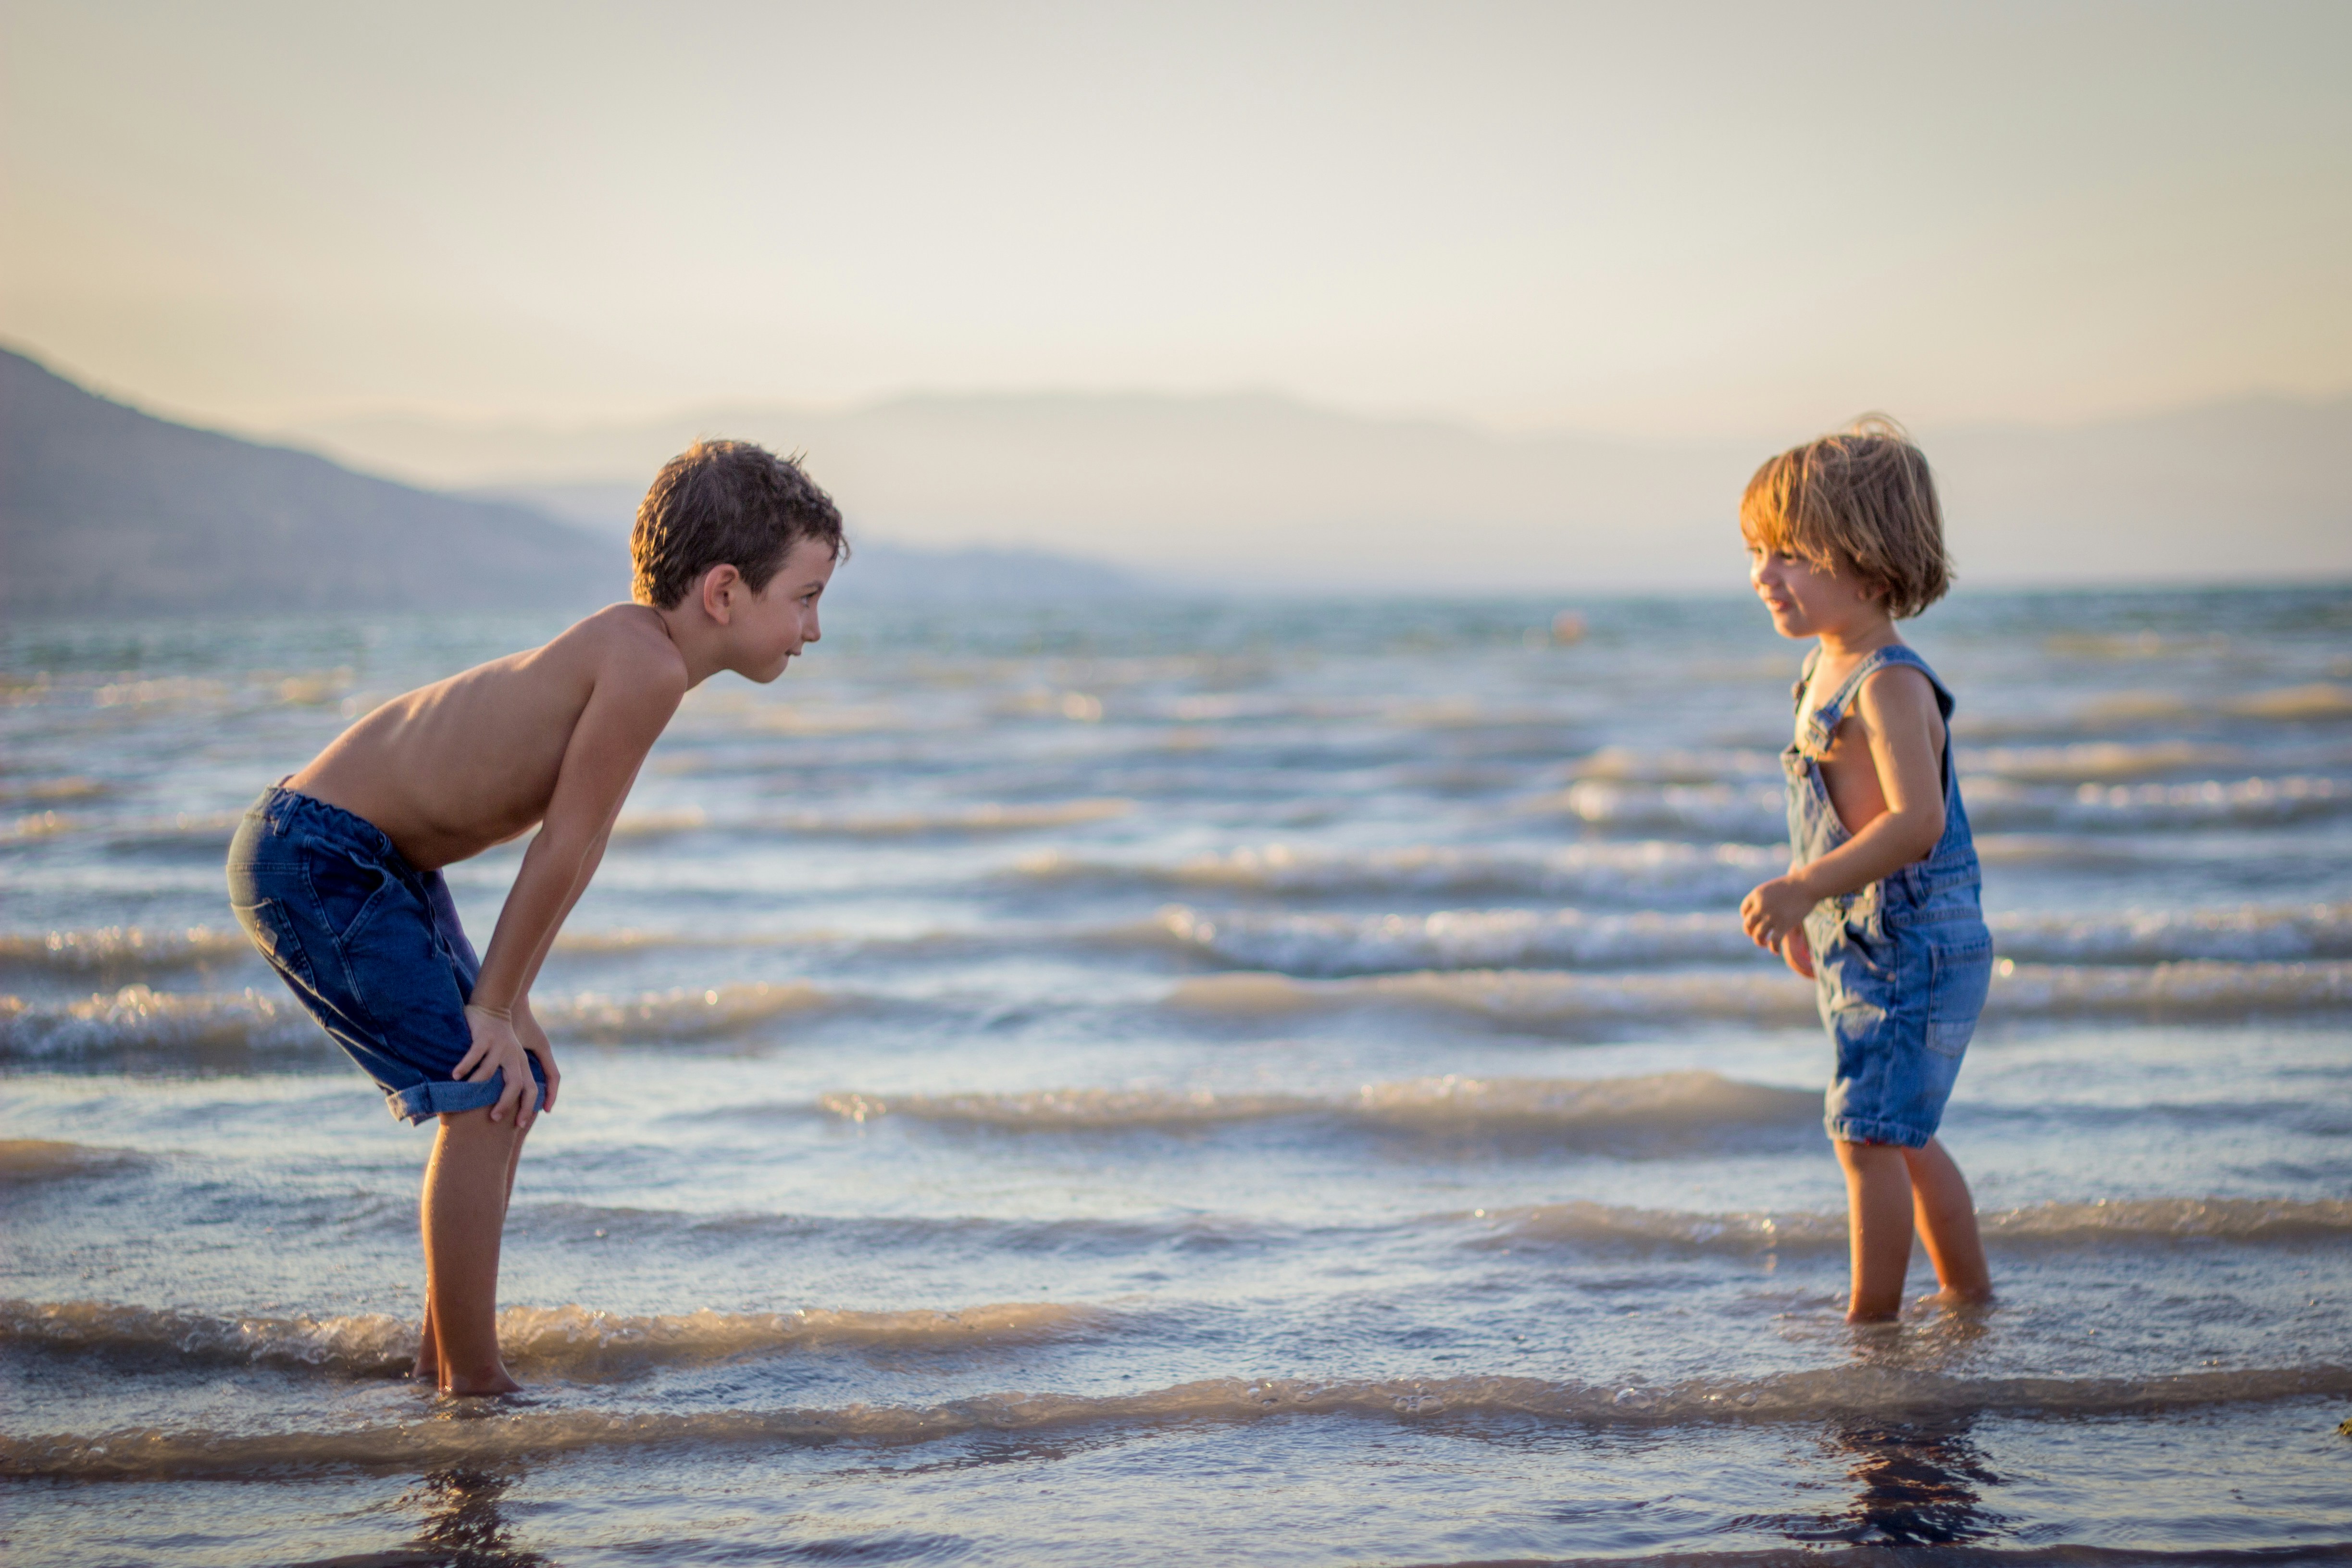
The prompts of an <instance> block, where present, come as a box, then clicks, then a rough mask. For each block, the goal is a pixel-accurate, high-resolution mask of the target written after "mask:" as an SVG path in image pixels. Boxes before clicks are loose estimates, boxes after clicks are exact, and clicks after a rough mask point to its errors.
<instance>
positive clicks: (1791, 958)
mask: <svg viewBox="0 0 2352 1568" xmlns="http://www.w3.org/2000/svg"><path fill="white" fill-rule="evenodd" d="M1780 962H1781V963H1785V964H1787V965H1788V966H1789V967H1790V968H1791V969H1793V970H1795V971H1796V972H1797V973H1800V974H1801V975H1803V976H1804V977H1805V978H1806V979H1808V980H1811V978H1812V977H1813V944H1812V943H1811V942H1807V941H1806V940H1805V928H1804V927H1803V926H1801V925H1800V926H1799V927H1798V928H1797V929H1796V930H1794V931H1790V933H1789V934H1788V935H1787V936H1786V937H1784V938H1782V939H1781V942H1780ZM547 1090H548V1093H549V1094H551V1095H552V1094H553V1093H554V1092H555V1083H554V1080H553V1079H550V1080H549V1082H548V1086H547Z"/></svg>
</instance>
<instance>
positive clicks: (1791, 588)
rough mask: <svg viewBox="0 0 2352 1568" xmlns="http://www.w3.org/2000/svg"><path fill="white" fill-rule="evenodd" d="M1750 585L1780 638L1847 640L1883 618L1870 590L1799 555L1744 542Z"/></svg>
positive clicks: (1883, 614) (1882, 613)
mask: <svg viewBox="0 0 2352 1568" xmlns="http://www.w3.org/2000/svg"><path fill="white" fill-rule="evenodd" d="M1748 583H1749V584H1751V585H1752V586H1753V587H1754V588H1755V590H1756V596H1757V597H1758V598H1759V599H1761V600H1763V601H1764V607H1765V608H1766V609H1768V610H1769V611H1771V612H1772V629H1773V630H1775V631H1777V632H1779V633H1780V635H1781V636H1782V637H1821V636H1822V635H1823V634H1825V633H1826V634H1828V635H1830V636H1832V637H1838V636H1844V635H1850V634H1852V633H1854V632H1858V631H1861V630H1863V629H1864V628H1866V627H1868V626H1872V625H1874V623H1876V622H1878V621H1883V620H1885V618H1886V611H1885V608H1884V607H1883V606H1882V605H1880V604H1879V602H1878V601H1879V595H1878V591H1877V590H1876V589H1875V588H1874V587H1872V586H1871V585H1870V584H1866V583H1864V582H1862V581H1860V580H1859V579H1857V578H1855V577H1853V576H1852V575H1850V574H1847V573H1845V572H1842V571H1838V572H1832V571H1830V570H1828V569H1827V568H1824V567H1822V566H1817V565H1815V564H1814V563H1811V562H1810V561H1808V560H1806V559H1805V558H1804V557H1802V556H1801V555H1791V554H1790V553H1789V552H1787V551H1784V550H1769V549H1767V548H1765V547H1764V546H1763V545H1760V544H1759V543H1757V542H1755V541H1754V540H1752V539H1751V540H1749V541H1748Z"/></svg>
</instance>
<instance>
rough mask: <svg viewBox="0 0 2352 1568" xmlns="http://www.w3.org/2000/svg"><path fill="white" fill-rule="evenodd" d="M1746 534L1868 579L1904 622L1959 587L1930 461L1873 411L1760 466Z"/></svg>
mask: <svg viewBox="0 0 2352 1568" xmlns="http://www.w3.org/2000/svg"><path fill="white" fill-rule="evenodd" d="M1739 531H1740V533H1741V534H1742V535H1744V536H1745V537H1746V538H1747V540H1748V542H1749V543H1751V544H1754V545H1759V546H1760V547H1762V548H1763V549H1766V550H1773V551H1780V552H1786V553H1788V554H1790V555H1794V556H1796V557H1798V558H1799V559H1800V560H1804V561H1810V562H1811V563H1813V564H1814V565H1816V566H1819V567H1821V568H1822V570H1823V571H1826V572H1844V573H1846V574H1850V575H1852V576H1854V577H1857V578H1859V579H1861V580H1862V581H1863V582H1864V583H1866V584H1869V585H1870V586H1871V587H1873V588H1875V589H1877V590H1878V592H1879V594H1880V595H1881V597H1882V600H1883V602H1884V603H1885V605H1886V613H1887V614H1888V615H1890V616H1895V617H1896V618H1897V619H1901V618H1902V617H1904V616H1916V615H1917V614H1918V613H1919V612H1920V611H1922V610H1924V609H1926V608H1927V606H1928V605H1932V604H1934V603H1935V602H1936V601H1937V600H1938V599H1940V598H1942V597H1943V596H1944V595H1945V594H1946V593H1947V592H1948V590H1949V589H1950V588H1951V585H1952V578H1953V576H1954V573H1953V571H1952V561H1951V557H1950V556H1948V555H1947V554H1946V553H1945V552H1944V512H1943V508H1942V507H1941V506H1940V505H1938V504H1937V500H1936V479H1935V476H1934V475H1933V474H1931V473H1929V472H1928V471H1927V455H1926V454H1925V453H1923V452H1921V451H1920V450H1919V448H1918V447H1916V446H1915V445H1913V444H1912V440H1911V437H1910V436H1909V434H1908V433H1907V432H1906V431H1905V430H1904V428H1903V426H1900V425H1898V424H1896V423H1895V421H1894V420H1892V419H1890V418H1888V417H1887V416H1885V415H1884V414H1865V415H1864V416H1862V417H1861V418H1859V419H1857V420H1855V421H1854V422H1853V424H1851V425H1849V426H1846V427H1845V428H1844V429H1843V430H1842V431H1840V432H1838V433H1837V434H1836V435H1834V436H1823V437H1821V438H1820V439H1818V440H1813V441H1808V442H1806V443H1805V444H1804V445H1803V446H1801V447H1790V448H1789V449H1788V450H1787V451H1785V452H1783V453H1781V454H1780V456H1779V457H1777V458H1772V459H1771V460H1770V461H1769V462H1767V463H1766V464H1765V465H1764V466H1763V467H1762V468H1759V469H1757V470H1756V477H1755V478H1754V479H1749V480H1748V491H1747V493H1746V494H1745V495H1743V496H1741V497H1740V498H1739Z"/></svg>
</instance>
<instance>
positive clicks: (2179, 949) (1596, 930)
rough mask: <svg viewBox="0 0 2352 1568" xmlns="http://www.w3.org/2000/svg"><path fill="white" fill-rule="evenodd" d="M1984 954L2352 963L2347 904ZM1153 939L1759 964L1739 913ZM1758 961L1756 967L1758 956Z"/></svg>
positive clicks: (1298, 955)
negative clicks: (2346, 960)
mask: <svg viewBox="0 0 2352 1568" xmlns="http://www.w3.org/2000/svg"><path fill="white" fill-rule="evenodd" d="M1157 925H1158V929H1159V930H1160V931H1161V932H1163V933H1165V935H1166V937H1167V938H1168V939H1169V940H1171V941H1172V942H1174V943H1175V944H1176V945H1177V946H1178V947H1179V948H1180V949H1182V950H1184V951H1186V952H1195V953H1200V954H1203V955H1206V956H1210V957H1214V958H1218V959H1222V960H1224V961H1225V962H1227V963H1236V964H1241V965H1244V966H1247V967H1249V968H1252V969H1268V970H1275V971H1278V972H1279V973H1285V974H1297V975H1349V974H1377V973H1392V972H1395V971H1400V970H1413V969H1474V968H1475V969H1522V968H1561V969H1614V968H1625V967H1631V966H1636V965H1656V964H1697V963H1741V962H1746V961H1757V960H1759V958H1761V957H1762V955H1760V954H1759V952H1757V949H1756V947H1755V944H1754V943H1752V942H1749V941H1748V938H1747V936H1746V934H1745V933H1744V932H1742V931H1741V930H1740V929H1739V921H1738V916H1736V915H1734V914H1731V913H1729V912H1725V913H1720V914H1680V915H1671V914H1661V913H1656V912H1647V911H1645V912H1641V913H1635V914H1624V915H1595V914H1588V913H1586V912H1584V911H1582V910H1440V911H1439V912H1437V913H1435V914H1428V915H1369V916H1360V915H1340V914H1275V913H1261V912H1257V911H1254V910H1236V911H1233V912H1230V913H1221V914H1214V915H1212V914H1207V913H1203V912H1202V911H1201V910H1195V909H1192V908H1190V907H1189V906H1186V905H1182V904H1171V905H1170V906H1169V907H1167V908H1165V909H1163V910H1160V914H1159V917H1158V921H1157ZM1990 925H1991V927H1992V931H1993V936H1994V940H1995V942H1996V945H1997V946H1998V947H1999V948H2000V951H2001V952H2003V953H2005V954H2007V955H2008V956H2010V957H2011V958H2014V959H2024V960H2034V961H2041V962H2054V963H2143V964H2145V963H2169V962H2178V961H2180V960H2186V959H2222V960H2235V961H2240V962H2248V961H2256V960H2272V961H2287V960H2294V959H2310V958H2352V904H2312V905H2305V906H2301V907H2286V908H2261V907H2254V906H2249V907H2246V908H2242V909H2235V910H2126V911H2123V912H2120V913H2116V914H2111V915H2110V914H2099V915H2062V914H2021V913H2009V914H1998V915H1995V916H1993V917H1992V918H1991V920H1990ZM1766 962H1769V960H1766Z"/></svg>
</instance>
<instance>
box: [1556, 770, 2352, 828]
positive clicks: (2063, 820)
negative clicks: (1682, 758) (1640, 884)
mask: <svg viewBox="0 0 2352 1568" xmlns="http://www.w3.org/2000/svg"><path fill="white" fill-rule="evenodd" d="M1962 788H1963V792H1964V794H1965V796H1966V799H1967V804H1968V812H1969V820H1970V822H1971V823H1972V824H1974V825H1975V826H1979V827H1983V828H1986V829H1989V830H1992V829H2001V830H2014V829H2019V828H2036V827H2039V828H2060V829H2067V830H2072V831H2076V832H2092V833H2121V832H2133V831H2140V830H2145V829H2149V828H2200V827H2263V826H2275V825H2278V824H2281V823H2289V822H2298V821H2303V820H2306V819H2308V818H2313V817H2323V816H2338V815H2341V814H2343V813H2345V812H2347V811H2352V783H2347V782H2346V781H2344V780H2340V779H2333V778H2321V777H2305V776H2293V777H2287V778H2249V779H2240V780H2237V781H2235V782H2228V781H2223V780H2218V779H2215V780H2206V781H2203V782H2200V783H2192V784H2096V783H2085V784H2080V785H2078V786H2077V787H2075V788H2074V789H2071V790H2070V789H2063V788H2053V787H2051V786H2049V785H2046V784H2025V783H2019V782H2016V781H2015V780H2013V779H2010V778H2003V777H1981V776H1979V777H1969V776H1966V775H1963V781H1962ZM1551 804H1552V805H1554V806H1555V807H1556V808H1557V809H1559V810H1560V811H1562V812H1564V813H1566V814H1567V815H1569V816H1573V817H1576V818H1577V819H1578V820H1580V821H1581V822H1584V823H1586V824H1587V825H1589V826H1593V827H1598V828H1602V829H1605V830H1608V831H1611V832H1619V833H1676V834H1687V835H1699V836H1703V837H1710V838H1725V839H1731V840H1736V841H1738V842H1742V843H1751V844H1763V843H1770V842H1773V841H1775V840H1780V839H1785V838H1786V837H1787V835H1788V808H1787V805H1786V802H1785V801H1784V799H1783V796H1782V792H1781V789H1780V785H1778V784H1636V783H1623V782H1616V781H1611V780H1604V779H1583V780H1580V781H1579V782H1577V783H1576V784H1570V786H1569V787H1568V788H1567V789H1566V790H1565V791H1563V792H1561V793H1560V794H1559V795H1556V796H1554V797H1552V801H1551Z"/></svg>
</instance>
